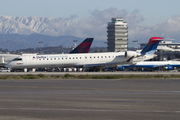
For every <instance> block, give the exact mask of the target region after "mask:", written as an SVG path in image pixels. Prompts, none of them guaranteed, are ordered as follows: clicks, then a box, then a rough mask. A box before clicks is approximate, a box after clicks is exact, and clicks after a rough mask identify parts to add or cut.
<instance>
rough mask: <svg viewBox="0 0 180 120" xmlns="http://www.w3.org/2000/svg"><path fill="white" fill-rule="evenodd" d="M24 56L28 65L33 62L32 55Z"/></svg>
mask: <svg viewBox="0 0 180 120" xmlns="http://www.w3.org/2000/svg"><path fill="white" fill-rule="evenodd" d="M24 58H25V59H24V60H23V62H24V63H25V64H26V65H30V64H31V57H30V56H25V57H24Z"/></svg>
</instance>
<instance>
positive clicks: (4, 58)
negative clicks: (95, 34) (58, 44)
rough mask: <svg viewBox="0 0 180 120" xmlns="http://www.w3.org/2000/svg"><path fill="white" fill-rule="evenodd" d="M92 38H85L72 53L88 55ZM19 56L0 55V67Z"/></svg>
mask: <svg viewBox="0 0 180 120" xmlns="http://www.w3.org/2000/svg"><path fill="white" fill-rule="evenodd" d="M93 39H94V38H86V39H85V40H84V41H83V42H82V43H81V44H79V45H78V46H77V47H76V48H75V49H74V50H72V51H71V52H70V54H72V53H88V52H89V49H90V47H91V44H92V42H93ZM18 56H21V55H18V54H0V67H4V65H5V64H7V63H8V62H10V61H12V60H13V59H14V58H16V57H18Z"/></svg>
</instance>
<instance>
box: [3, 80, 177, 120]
mask: <svg viewBox="0 0 180 120" xmlns="http://www.w3.org/2000/svg"><path fill="white" fill-rule="evenodd" d="M179 86H180V80H179V79H172V80H171V79H145V80H143V79H141V80H138V79H131V80H128V79H126V80H118V79H116V80H115V79H113V80H112V79H105V80H98V79H96V80H82V79H81V80H79V79H78V80H34V79H33V80H0V120H16V119H17V120H49V119H51V120H92V119H93V120H121V119H122V120H179V119H180V87H179Z"/></svg>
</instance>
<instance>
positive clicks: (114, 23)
mask: <svg viewBox="0 0 180 120" xmlns="http://www.w3.org/2000/svg"><path fill="white" fill-rule="evenodd" d="M107 41H108V42H107V45H108V47H107V50H108V52H115V51H116V52H117V51H126V50H127V45H128V43H127V41H128V26H127V22H123V18H119V17H118V18H112V19H111V22H108V26H107Z"/></svg>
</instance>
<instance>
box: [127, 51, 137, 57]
mask: <svg viewBox="0 0 180 120" xmlns="http://www.w3.org/2000/svg"><path fill="white" fill-rule="evenodd" d="M132 56H134V57H140V56H141V55H140V54H139V53H137V52H135V51H126V52H125V57H126V58H130V57H132Z"/></svg>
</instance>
